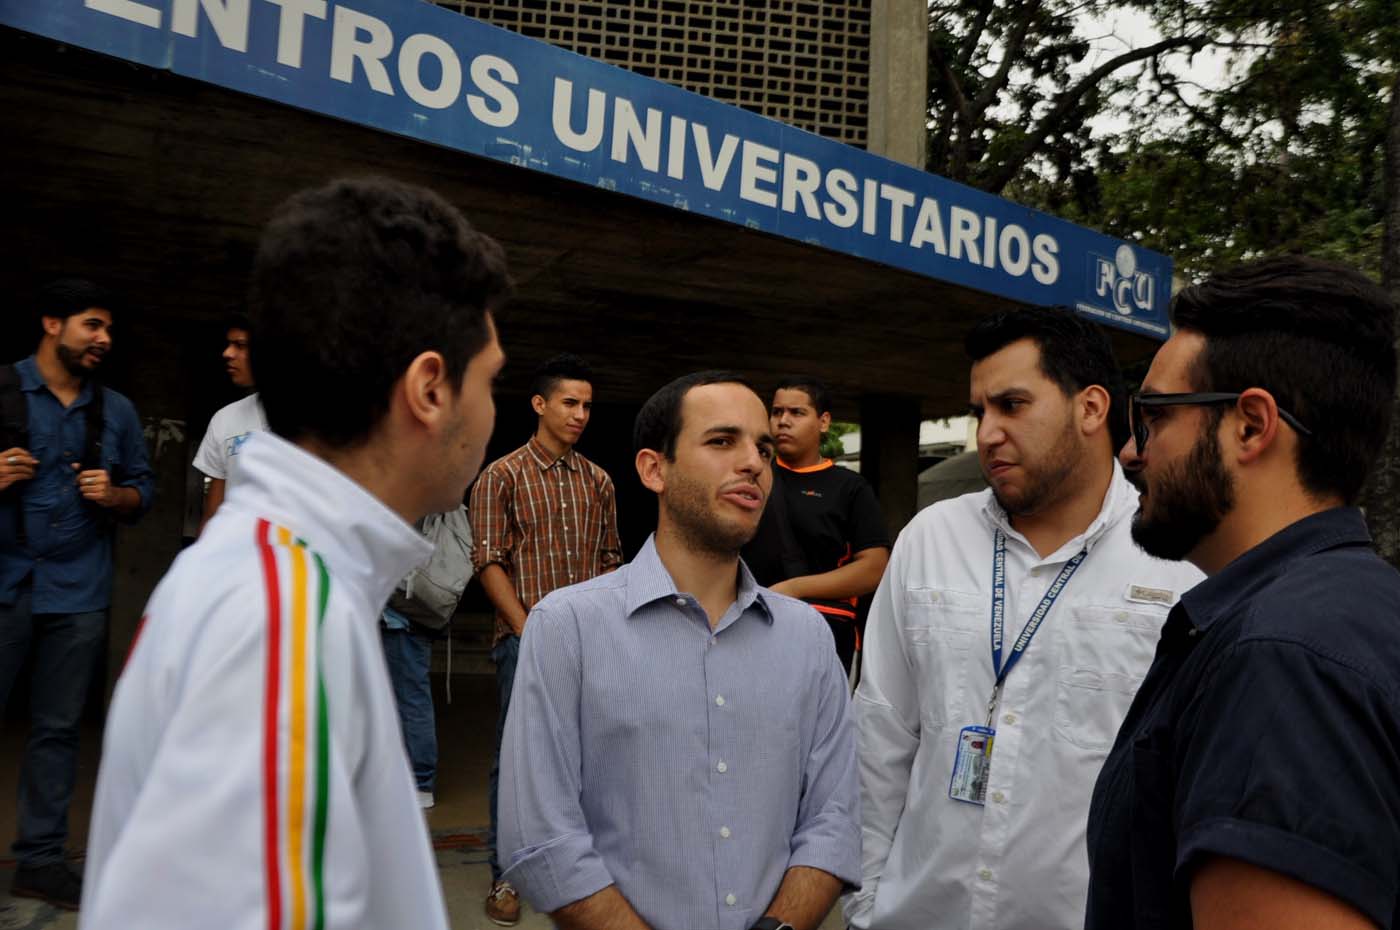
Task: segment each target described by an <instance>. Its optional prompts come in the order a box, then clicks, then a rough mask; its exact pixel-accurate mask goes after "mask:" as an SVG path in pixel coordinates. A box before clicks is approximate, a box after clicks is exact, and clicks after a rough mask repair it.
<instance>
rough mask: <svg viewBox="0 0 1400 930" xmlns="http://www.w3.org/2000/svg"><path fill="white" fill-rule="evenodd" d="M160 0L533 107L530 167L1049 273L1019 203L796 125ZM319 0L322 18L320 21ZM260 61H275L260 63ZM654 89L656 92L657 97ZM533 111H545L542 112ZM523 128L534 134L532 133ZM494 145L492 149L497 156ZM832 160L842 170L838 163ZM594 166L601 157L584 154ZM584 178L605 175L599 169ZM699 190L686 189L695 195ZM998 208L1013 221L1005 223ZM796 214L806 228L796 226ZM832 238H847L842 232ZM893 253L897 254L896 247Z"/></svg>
mask: <svg viewBox="0 0 1400 930" xmlns="http://www.w3.org/2000/svg"><path fill="white" fill-rule="evenodd" d="M82 2H83V6H85V7H86V8H87V9H88V10H91V11H94V12H96V13H100V14H104V15H107V16H111V17H115V18H117V19H121V20H124V21H126V22H130V23H136V24H138V25H140V26H143V27H146V28H151V29H160V28H161V25H162V9H161V6H160V5H158V4H157V2H156V0H82ZM351 2H352V3H353V2H354V0H351ZM168 3H169V8H170V23H169V26H170V30H171V33H172V34H173V35H176V36H180V37H183V38H186V39H196V40H199V41H202V42H210V41H214V42H217V43H218V46H219V47H221V48H222V49H223V50H228V51H231V52H236V53H239V54H245V55H250V56H254V57H256V56H258V55H262V56H266V57H267V58H268V59H271V58H272V57H273V56H274V54H275V59H276V66H280V67H282V68H289V69H300V68H302V67H303V63H304V61H306V60H307V57H308V56H307V49H308V47H310V48H313V49H320V50H321V54H320V55H313V56H311V57H312V59H313V60H321V58H322V56H325V54H326V51H327V46H328V53H329V55H328V58H329V76H330V77H331V78H332V79H333V80H335V81H338V82H341V83H342V84H346V85H351V86H352V87H359V88H363V87H368V88H369V89H371V90H373V91H375V92H376V93H379V94H383V95H385V96H390V97H392V96H396V95H397V93H398V92H399V91H402V93H403V95H404V96H405V97H406V98H408V100H411V101H412V104H413V105H414V106H417V107H422V108H424V109H426V110H432V111H438V112H441V113H442V114H443V118H444V119H447V120H451V119H453V118H461V117H454V116H453V114H454V113H459V114H464V115H465V116H468V117H469V118H471V119H472V120H474V121H476V122H477V123H480V124H481V125H483V126H489V127H491V128H492V129H497V130H503V129H508V128H510V127H512V126H516V125H517V124H518V123H519V122H520V120H521V116H522V113H532V112H533V113H534V115H535V119H534V120H533V121H531V122H530V123H529V125H528V127H527V130H525V132H526V133H527V134H526V135H525V136H524V137H521V136H517V137H515V138H510V137H505V136H497V137H494V138H493V139H491V142H492V143H493V145H498V146H501V147H503V148H504V149H506V150H509V151H510V152H511V153H512V154H511V155H510V160H511V161H513V162H517V163H524V161H523V157H524V156H523V155H522V152H527V151H533V152H536V153H538V154H537V155H536V156H530V157H532V158H534V157H538V158H539V159H540V161H539V164H540V165H541V166H547V165H548V164H549V157H550V154H551V151H556V152H557V151H558V150H559V148H560V147H562V148H563V149H565V150H568V151H569V152H572V153H580V154H583V155H589V154H593V153H601V154H603V155H605V157H606V159H607V161H608V162H611V163H614V164H617V165H625V166H628V167H629V168H634V169H635V171H636V173H637V175H646V174H650V175H653V176H654V177H655V178H656V179H661V178H663V177H664V178H669V179H671V180H672V181H686V180H687V178H690V179H691V180H690V182H689V183H690V184H691V185H694V187H692V188H691V189H686V188H684V187H680V188H678V187H676V186H675V185H671V186H668V187H663V188H661V190H662V191H663V193H664V196H666V197H668V198H670V200H671V202H672V203H674V204H676V205H677V206H682V207H683V208H686V209H690V208H691V207H689V206H688V205H687V201H688V200H690V199H692V198H694V197H695V196H696V193H697V190H698V187H699V186H703V188H704V191H708V192H712V193H715V194H719V195H720V198H716V199H717V200H718V204H716V203H715V202H714V201H710V202H707V203H706V205H705V209H707V210H708V211H709V212H711V213H712V214H713V213H714V211H715V210H716V209H718V210H720V212H721V213H723V214H724V215H727V216H730V217H731V218H733V219H735V220H736V221H747V222H754V221H755V220H758V221H759V222H758V223H757V224H756V225H762V217H761V215H760V214H758V213H756V212H752V208H749V207H747V206H746V204H752V205H754V206H755V207H757V208H762V209H767V210H773V211H777V212H779V213H781V214H787V215H789V216H791V217H792V218H793V219H792V224H791V230H792V231H791V232H789V231H788V228H786V227H785V228H784V232H785V233H786V234H788V235H792V236H793V237H794V238H796V237H798V236H801V237H803V238H807V239H810V240H812V241H818V242H832V241H834V240H835V239H836V238H837V237H836V233H838V232H839V231H844V230H854V229H857V228H859V230H860V232H861V233H862V234H863V235H865V236H870V237H872V239H876V240H878V242H877V243H876V245H873V246H871V248H872V249H874V248H878V249H881V250H883V251H884V252H885V253H886V254H888V250H889V249H890V248H891V246H889V245H886V244H884V243H885V242H886V240H887V241H888V243H892V244H893V247H894V248H896V249H908V250H910V253H911V254H912V255H914V256H917V258H915V259H914V260H913V261H915V262H919V261H923V262H926V263H937V262H961V263H963V264H964V266H968V267H975V268H976V269H978V270H979V271H982V270H985V271H992V272H997V273H999V274H1001V275H1004V276H1006V277H1009V278H1025V277H1027V275H1029V278H1030V279H1031V280H1033V281H1034V282H1035V283H1036V284H1038V285H1042V286H1050V285H1054V284H1056V283H1057V282H1059V280H1060V270H1061V269H1060V264H1061V259H1060V251H1061V246H1060V242H1059V240H1057V239H1056V237H1055V236H1054V235H1053V234H1051V233H1049V232H1045V231H1042V230H1037V229H1036V228H1035V227H1036V225H1037V224H1038V223H1039V222H1040V221H1039V220H1038V219H1037V218H1036V216H1037V215H1036V214H1035V213H1033V212H1032V211H1029V210H1025V211H1020V212H1015V213H1012V212H1011V211H1010V210H1007V211H1000V213H1001V215H1000V216H997V215H991V214H989V213H987V212H985V210H984V209H981V208H979V209H974V208H972V207H971V206H969V204H972V203H980V202H981V200H980V199H974V198H980V195H976V194H975V193H974V192H971V191H968V192H966V195H964V194H963V193H960V192H959V190H960V189H959V188H957V187H956V185H951V186H949V189H947V190H943V189H941V188H940V189H939V190H940V193H939V195H938V196H937V197H935V196H928V195H924V194H921V193H920V192H919V188H920V184H919V182H918V181H917V180H916V175H914V174H911V173H909V172H907V171H905V170H904V169H902V168H901V169H898V171H899V173H894V172H893V171H892V170H891V168H890V166H888V165H885V164H884V163H878V164H877V163H874V162H872V163H871V165H870V166H868V167H867V169H866V170H869V171H871V172H875V171H876V169H877V168H878V173H879V176H878V177H876V176H869V175H863V174H862V167H860V166H862V165H863V162H862V161H861V159H862V158H864V157H865V156H860V155H852V156H850V157H849V158H847V156H845V155H842V154H840V152H841V151H842V150H841V149H839V147H838V148H821V147H815V146H817V145H818V143H816V142H812V141H808V140H809V137H807V136H806V135H805V134H803V133H797V132H787V131H786V130H783V131H769V130H767V129H765V130H764V133H763V137H762V138H761V139H759V138H748V137H745V136H744V135H742V134H740V133H739V132H724V133H722V134H721V132H720V131H719V130H718V129H713V128H711V126H710V125H707V124H706V123H705V122H702V121H698V120H697V119H696V118H695V114H694V113H692V114H690V115H687V116H680V115H678V114H676V113H671V112H668V111H667V108H666V106H665V105H645V104H643V103H639V102H638V99H639V98H637V97H628V96H622V95H620V94H617V93H611V92H609V91H606V90H603V89H601V88H599V87H592V86H588V83H587V77H586V75H587V74H588V71H587V69H583V68H580V69H575V70H570V71H568V72H567V73H568V74H569V75H570V76H569V77H565V76H563V75H562V74H551V73H548V72H546V73H544V74H530V75H527V76H528V77H529V78H531V79H530V80H529V81H528V82H522V77H521V74H520V72H519V71H518V69H517V66H516V64H515V63H513V62H512V61H510V60H507V59H506V58H504V57H502V56H500V55H497V54H486V53H483V54H478V55H464V54H462V52H461V51H460V47H461V46H462V45H463V44H464V42H463V41H462V40H461V38H460V36H461V35H462V33H460V32H459V31H453V32H450V33H449V32H448V30H446V29H443V30H440V33H441V34H439V31H434V30H433V29H431V28H430V29H428V30H426V31H413V32H410V31H409V30H407V29H405V30H404V32H405V33H407V35H406V37H405V38H403V39H402V40H401V41H400V40H399V39H398V38H396V36H395V34H394V30H393V28H392V27H391V25H390V22H387V21H385V20H384V19H380V18H378V17H376V16H372V15H370V14H368V13H364V12H361V11H360V10H357V9H355V8H354V6H353V5H347V4H346V3H343V2H335V3H334V4H332V3H329V2H328V0H168ZM332 5H333V6H334V14H333V15H331V16H330V22H329V23H327V22H326V21H327V15H328V13H329V12H330V9H331V6H332ZM274 9H275V10H276V13H275V14H274V13H273V10H274ZM273 15H275V16H276V17H277V19H276V43H275V46H273V45H272V44H269V42H268V39H267V38H266V37H267V36H269V35H270V34H271V30H270V29H268V28H262V29H256V28H254V27H255V26H256V25H257V24H256V23H255V22H254V20H255V19H256V18H257V17H259V16H264V17H271V16H273ZM394 21H395V22H398V21H399V20H397V19H395V20H394ZM403 21H406V22H412V23H414V24H415V26H417V28H419V29H420V30H421V29H422V25H421V24H423V23H432V22H437V20H434V19H430V18H425V17H421V16H414V17H409V16H404V17H403ZM444 22H446V20H444ZM250 42H251V43H252V44H253V46H257V45H258V43H259V42H262V43H263V46H262V47H261V48H259V47H253V48H251V49H250ZM210 48H211V49H213V50H214V51H218V50H219V49H218V48H214V47H213V46H210ZM541 58H542V59H544V60H545V61H548V60H550V59H548V58H547V56H543V55H542V56H541ZM529 64H531V66H532V67H534V66H535V65H536V62H535V61H534V60H533V59H532V60H531V61H530V62H529ZM266 67H267V68H269V69H270V68H272V67H273V65H272V64H271V61H270V60H269V61H268V63H267V65H266ZM396 83H397V87H396V86H395V85H396ZM526 88H529V89H528V90H527V89H526ZM531 93H533V94H534V95H535V96H534V97H533V98H531V97H530V96H529V95H530V94H531ZM547 93H548V94H551V95H552V96H551V99H550V100H548V101H545V100H544V99H542V98H543V96H544V95H545V94H547ZM655 99H658V100H665V99H668V98H666V97H665V96H664V95H661V94H658V95H656V97H655ZM458 107H461V109H460V110H458V109H456V108H458ZM546 108H548V119H547V120H545V119H543V117H544V111H545V109H546ZM696 112H697V113H704V112H708V111H705V110H697V111H696ZM741 125H748V124H747V123H743V124H741ZM545 127H547V128H545ZM529 131H534V132H535V133H536V136H535V137H533V138H532V137H530V136H529V135H528V132H529ZM541 135H542V136H543V138H541V137H540V136H541ZM551 135H552V138H550V136H551ZM605 140H606V141H607V147H606V148H604V141H605ZM789 140H791V141H789ZM492 156H493V157H503V156H501V155H499V154H497V153H495V152H492ZM736 162H737V164H738V169H737V171H736V170H735V165H736ZM841 162H845V163H846V166H844V167H842V166H838V164H839V163H841ZM546 170H552V169H549V168H546ZM592 170H595V171H606V168H604V167H601V166H595V167H594V169H592ZM688 171H689V172H690V173H689V174H687V172H688ZM736 175H737V177H736ZM595 176H596V177H598V178H599V180H600V182H604V181H606V182H608V183H610V184H613V186H616V185H615V183H614V182H613V181H612V179H610V178H607V177H606V176H602V175H595ZM902 179H903V183H900V181H901V180H902ZM628 183H632V184H635V183H636V181H635V180H629V182H628ZM645 184H646V182H645V181H644V182H643V188H642V189H643V190H646V187H645ZM704 191H701V192H699V193H700V194H701V195H702V196H704ZM651 196H655V195H654V194H653V195H651ZM736 198H737V199H736ZM740 201H742V202H743V203H740ZM744 210H750V211H751V215H750V216H744V215H743V211H744ZM1008 215H1010V216H1014V217H1017V219H1016V220H1015V221H1013V220H1012V219H1010V218H1007V217H1008ZM803 224H816V227H815V228H813V229H811V230H810V232H809V231H808V230H807V229H805V228H803ZM825 235H831V236H832V239H831V240H828V239H826V238H825ZM844 241H846V242H847V243H849V242H850V237H849V236H847V237H846V239H845V240H844ZM1109 248H1112V246H1110V247H1109ZM862 254H865V253H864V251H862ZM1092 259H1093V261H1092V262H1091V264H1090V265H1089V273H1090V275H1091V278H1090V280H1089V281H1087V282H1085V283H1086V285H1087V287H1088V288H1089V289H1090V290H1092V291H1093V292H1094V293H1096V294H1097V295H1098V296H1099V297H1100V298H1101V299H1102V301H1103V312H1105V313H1112V312H1114V311H1116V312H1117V313H1120V314H1124V315H1131V314H1133V313H1135V312H1138V311H1150V310H1153V309H1154V308H1155V306H1156V304H1157V303H1158V301H1157V295H1158V292H1159V289H1160V282H1158V281H1157V280H1156V278H1155V277H1154V276H1153V275H1152V274H1148V273H1146V272H1144V271H1141V270H1139V269H1138V268H1137V267H1136V255H1135V253H1134V252H1133V251H1132V249H1131V247H1129V246H1126V245H1124V246H1122V247H1121V248H1119V250H1118V253H1117V255H1115V256H1114V257H1113V258H1112V259H1109V258H1106V257H1103V256H1098V255H1094V256H1092ZM904 261H905V263H906V264H908V263H909V261H910V259H908V258H906V259H905V260H904ZM1110 306H1111V307H1112V310H1109V307H1110Z"/></svg>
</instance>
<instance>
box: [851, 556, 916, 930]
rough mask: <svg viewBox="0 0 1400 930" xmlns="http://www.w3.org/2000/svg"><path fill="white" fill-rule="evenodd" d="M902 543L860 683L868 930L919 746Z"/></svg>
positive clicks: (863, 898)
mask: <svg viewBox="0 0 1400 930" xmlns="http://www.w3.org/2000/svg"><path fill="white" fill-rule="evenodd" d="M903 542H905V538H904V537H901V539H900V540H899V541H897V542H896V543H895V546H894V551H893V553H892V554H891V556H890V563H889V566H888V568H886V570H885V575H884V577H883V578H882V579H881V580H880V586H879V588H878V589H877V590H876V591H875V598H874V600H873V601H872V602H871V605H870V614H869V616H868V618H867V620H866V626H865V648H864V651H863V652H862V656H861V663H862V664H861V679H860V687H859V688H858V689H857V690H856V695H855V699H854V702H853V704H852V711H853V713H854V716H855V722H856V733H857V734H859V744H860V754H859V766H860V783H861V887H860V890H859V891H858V892H855V893H854V894H851V895H849V896H848V897H847V898H846V902H845V914H846V922H847V923H848V924H850V926H852V927H856V928H859V930H865V928H867V927H868V926H869V918H870V910H871V907H872V906H873V904H874V902H875V891H876V889H877V888H878V887H879V884H880V876H881V873H882V872H883V871H884V866H885V860H886V858H887V857H888V856H889V853H890V844H891V842H892V841H893V839H894V831H895V827H896V826H898V825H899V815H900V812H901V811H902V810H903V809H904V799H905V797H906V796H907V795H908V791H909V772H910V768H911V767H912V766H913V764H914V756H915V754H916V753H917V752H918V750H919V691H918V688H917V687H916V685H915V682H914V679H913V669H912V667H911V666H910V664H909V658H908V655H907V654H906V652H905V646H904V640H903V624H904V568H905V564H906V558H907V553H908V546H907V544H906V545H901V543H903Z"/></svg>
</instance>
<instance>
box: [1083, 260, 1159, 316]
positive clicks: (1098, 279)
mask: <svg viewBox="0 0 1400 930" xmlns="http://www.w3.org/2000/svg"><path fill="white" fill-rule="evenodd" d="M1094 293H1095V294H1097V295H1098V296H1099V297H1101V298H1103V299H1105V300H1111V301H1112V302H1113V308H1114V309H1115V310H1117V311H1118V312H1119V313H1121V314H1123V315H1124V316H1132V314H1133V311H1135V310H1136V311H1138V312H1140V313H1150V312H1151V311H1152V308H1153V306H1154V303H1155V301H1156V299H1157V279H1156V278H1155V277H1154V276H1153V275H1151V274H1150V273H1148V272H1146V271H1139V270H1138V267H1137V254H1136V253H1135V252H1133V247H1132V246H1130V245H1120V246H1119V247H1118V251H1117V252H1116V253H1114V256H1113V260H1112V261H1109V260H1108V259H1107V258H1105V257H1104V256H1102V255H1095V256H1094Z"/></svg>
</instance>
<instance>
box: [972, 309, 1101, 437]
mask: <svg viewBox="0 0 1400 930" xmlns="http://www.w3.org/2000/svg"><path fill="white" fill-rule="evenodd" d="M1022 339H1029V340H1031V341H1032V342H1034V343H1035V345H1036V348H1038V349H1039V350H1040V373H1041V374H1043V375H1045V377H1046V378H1049V379H1050V380H1051V381H1053V382H1055V384H1057V385H1059V387H1060V390H1061V391H1063V392H1064V394H1065V396H1066V397H1073V396H1074V395H1075V394H1078V393H1079V392H1080V391H1082V390H1084V389H1085V388H1087V387H1090V386H1091V385H1095V384H1097V385H1098V386H1099V387H1101V388H1103V389H1104V390H1105V391H1107V392H1108V400H1109V408H1108V435H1109V438H1110V440H1111V441H1112V443H1113V448H1114V450H1115V451H1117V450H1118V449H1119V448H1120V447H1121V446H1122V445H1123V444H1124V443H1125V442H1127V441H1128V392H1127V389H1126V388H1125V387H1124V384H1123V372H1122V371H1121V370H1120V369H1119V367H1118V362H1117V360H1116V359H1114V357H1113V345H1112V343H1110V342H1109V341H1108V333H1106V332H1104V330H1103V328H1102V327H1101V326H1098V325H1096V324H1095V323H1092V322H1090V321H1089V320H1088V319H1086V318H1085V317H1082V316H1080V315H1079V314H1078V313H1076V312H1074V311H1073V310H1071V309H1070V308H1069V307H1017V308H1015V309H1013V310H1003V311H1001V312H999V313H995V314H993V315H992V316H989V317H987V318H986V319H983V320H979V321H978V322H977V325H975V326H973V327H972V330H971V331H970V332H969V333H968V334H967V337H966V339H965V340H964V342H963V345H964V346H965V347H966V349H967V354H968V357H969V358H971V359H972V360H973V361H974V362H980V361H982V359H984V358H986V357H987V356H989V355H992V354H994V353H996V352H1000V351H1001V350H1002V349H1004V348H1006V347H1007V346H1009V345H1011V343H1013V342H1018V341H1020V340H1022Z"/></svg>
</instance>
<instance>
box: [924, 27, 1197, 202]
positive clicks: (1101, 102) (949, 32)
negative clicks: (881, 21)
mask: <svg viewBox="0 0 1400 930" xmlns="http://www.w3.org/2000/svg"><path fill="white" fill-rule="evenodd" d="M1113 7H1114V4H1112V3H1109V2H1104V0H1089V2H1073V0H971V2H968V0H934V2H932V3H931V4H930V5H929V46H928V48H929V131H928V161H927V167H928V170H930V171H932V172H934V173H935V174H940V175H943V176H944V177H947V178H952V179H953V180H955V181H962V182H964V183H967V184H971V185H972V186H974V187H978V188H981V189H982V190H986V191H990V192H992V193H1000V192H1002V191H1003V190H1004V189H1006V188H1007V187H1008V185H1011V184H1012V183H1013V182H1014V181H1016V180H1017V179H1023V178H1025V177H1027V176H1028V175H1030V174H1031V173H1033V172H1034V171H1035V170H1036V169H1037V168H1038V166H1039V165H1040V164H1042V163H1048V164H1050V165H1053V166H1054V167H1055V169H1056V170H1057V172H1058V173H1059V175H1060V176H1062V177H1066V176H1069V175H1071V174H1073V173H1074V172H1083V171H1084V170H1086V168H1087V167H1088V166H1089V164H1090V159H1089V155H1090V145H1089V143H1088V139H1089V132H1088V126H1089V123H1090V121H1091V120H1092V119H1093V118H1094V117H1096V116H1098V115H1099V114H1101V113H1103V112H1105V109H1106V108H1107V107H1109V106H1110V101H1111V100H1112V99H1113V98H1114V97H1115V95H1117V94H1119V93H1121V92H1122V91H1123V90H1124V89H1125V88H1126V87H1127V86H1129V85H1130V84H1131V83H1132V82H1133V81H1135V80H1136V78H1135V76H1134V75H1135V69H1137V68H1141V67H1142V66H1144V65H1145V64H1148V63H1151V64H1156V65H1161V64H1162V63H1164V62H1165V61H1166V60H1168V59H1170V58H1171V57H1173V56H1180V55H1183V54H1185V53H1186V52H1189V51H1190V50H1193V49H1197V48H1200V47H1202V46H1203V44H1204V43H1205V41H1206V39H1205V35H1204V33H1203V32H1202V30H1201V29H1200V28H1199V27H1198V26H1197V25H1195V24H1191V23H1186V24H1184V26H1185V28H1183V29H1182V30H1180V31H1175V32H1172V33H1168V34H1166V36H1167V37H1166V38H1163V39H1161V40H1160V41H1158V42H1154V43H1151V44H1148V45H1145V46H1143V47H1140V48H1134V49H1129V50H1126V51H1123V52H1121V53H1119V54H1117V55H1113V56H1111V57H1108V58H1106V59H1104V60H1102V61H1099V60H1091V51H1092V43H1091V41H1090V37H1089V36H1088V35H1086V34H1085V32H1084V29H1085V28H1086V27H1085V18H1086V17H1089V16H1095V15H1101V14H1103V13H1105V12H1107V11H1108V10H1109V9H1112V8H1113Z"/></svg>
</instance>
